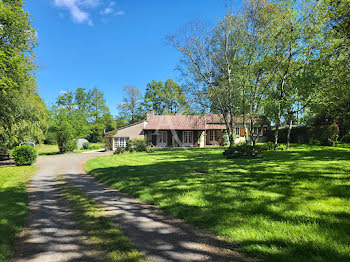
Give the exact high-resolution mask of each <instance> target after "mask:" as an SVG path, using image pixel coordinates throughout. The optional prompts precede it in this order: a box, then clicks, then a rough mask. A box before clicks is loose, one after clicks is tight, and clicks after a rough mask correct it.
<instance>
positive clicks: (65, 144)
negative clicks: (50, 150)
mask: <svg viewBox="0 0 350 262" xmlns="http://www.w3.org/2000/svg"><path fill="white" fill-rule="evenodd" d="M51 111H52V116H51V119H50V123H51V129H52V132H53V133H54V135H55V138H56V141H57V144H58V148H59V151H60V153H66V152H71V151H73V150H74V149H75V147H76V142H75V141H76V139H78V138H80V137H87V136H88V135H89V133H90V132H91V131H90V128H89V125H88V123H87V122H86V116H85V115H84V114H83V112H82V111H80V110H78V109H76V108H74V109H70V108H68V107H62V106H55V107H54V108H53V109H52V110H51Z"/></svg>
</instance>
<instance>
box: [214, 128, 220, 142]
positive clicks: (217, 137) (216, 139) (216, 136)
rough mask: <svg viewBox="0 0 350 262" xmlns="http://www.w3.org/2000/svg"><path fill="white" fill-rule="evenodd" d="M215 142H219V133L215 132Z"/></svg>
mask: <svg viewBox="0 0 350 262" xmlns="http://www.w3.org/2000/svg"><path fill="white" fill-rule="evenodd" d="M214 132H215V141H219V131H218V130H215V131H214Z"/></svg>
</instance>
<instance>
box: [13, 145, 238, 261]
mask: <svg viewBox="0 0 350 262" xmlns="http://www.w3.org/2000/svg"><path fill="white" fill-rule="evenodd" d="M107 154H109V153H105V152H104V153H100V152H93V153H88V154H65V155H57V156H41V157H39V158H38V161H37V163H36V166H37V167H38V168H39V169H38V171H37V172H36V173H35V175H34V176H33V179H32V180H31V183H30V187H29V201H30V202H29V215H28V221H27V229H26V230H24V231H23V232H22V234H21V235H20V237H19V239H18V241H17V244H16V247H15V257H14V261H16V262H19V261H21V262H22V261H26V262H27V261H31V262H37V261H47V262H50V261H98V260H99V256H98V254H96V253H94V252H93V251H92V250H93V248H92V247H91V246H89V243H87V241H86V240H85V239H86V236H85V235H84V233H82V232H81V231H80V230H79V229H78V228H76V226H75V224H74V221H73V219H72V217H71V214H70V212H69V209H68V208H67V207H66V205H65V203H64V201H63V200H62V198H61V196H60V191H59V189H58V187H57V182H56V180H57V176H59V175H63V177H64V178H65V179H67V180H68V181H70V182H71V183H73V184H75V185H77V186H79V187H80V188H81V189H83V190H84V191H85V192H87V193H88V194H89V195H90V196H91V197H92V198H94V199H95V200H96V201H97V202H99V203H100V204H102V206H103V207H104V209H105V214H106V216H108V217H110V218H111V219H112V220H113V221H114V222H115V223H116V225H117V226H118V227H120V228H121V229H122V230H123V231H124V233H125V235H126V236H128V237H129V239H130V240H131V241H132V242H133V243H134V245H135V246H136V247H137V248H138V249H139V250H140V251H141V252H143V253H144V254H145V256H146V258H147V259H148V260H149V261H242V259H240V258H239V256H238V255H237V253H236V252H235V251H234V249H235V247H233V246H232V245H231V244H228V243H227V242H225V241H221V240H220V239H218V238H216V237H214V236H212V235H210V234H206V233H204V232H201V231H199V230H196V229H195V228H193V227H191V226H189V225H188V224H186V223H184V222H183V221H182V220H179V219H176V218H174V217H172V216H169V215H165V214H163V213H161V212H160V211H159V210H158V209H157V208H156V207H154V206H151V205H147V204H145V203H143V202H140V201H139V200H138V199H136V198H132V197H129V196H128V195H126V194H123V193H120V192H119V191H118V190H115V189H112V188H108V187H106V186H104V185H101V184H99V183H97V182H95V181H94V180H93V178H91V177H90V176H89V175H86V174H85V172H84V170H83V164H84V163H85V162H86V161H87V160H89V159H91V158H94V157H98V156H103V155H107Z"/></svg>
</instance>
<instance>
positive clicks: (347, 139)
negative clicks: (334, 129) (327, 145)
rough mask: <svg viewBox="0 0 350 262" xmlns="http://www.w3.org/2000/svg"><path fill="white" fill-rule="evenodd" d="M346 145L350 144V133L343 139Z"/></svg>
mask: <svg viewBox="0 0 350 262" xmlns="http://www.w3.org/2000/svg"><path fill="white" fill-rule="evenodd" d="M341 141H342V142H344V143H350V132H348V133H347V134H346V135H345V136H343V138H342V139H341Z"/></svg>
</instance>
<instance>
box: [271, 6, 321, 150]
mask: <svg viewBox="0 0 350 262" xmlns="http://www.w3.org/2000/svg"><path fill="white" fill-rule="evenodd" d="M321 11H322V4H321V1H317V0H313V1H305V0H301V1H298V0H283V1H279V2H278V3H277V4H276V12H274V13H273V14H272V15H271V21H272V22H271V27H270V30H269V33H270V37H271V39H272V40H273V41H270V43H271V46H270V47H269V48H270V49H271V50H273V53H272V55H271V59H272V61H273V63H274V64H275V65H276V73H275V79H274V82H273V84H272V87H273V93H272V95H271V97H272V98H273V99H272V100H271V102H272V103H273V104H274V105H275V108H276V115H275V116H276V118H275V123H276V128H275V148H277V143H278V130H279V127H280V126H281V118H282V116H283V114H284V112H286V111H287V114H288V115H289V116H290V117H289V118H290V120H289V122H290V123H291V122H292V116H293V115H294V113H295V109H293V108H295V107H294V105H295V101H296V100H297V98H298V100H300V101H299V102H300V103H301V104H302V107H301V108H303V107H305V106H307V105H308V104H309V103H310V102H312V101H313V99H315V97H316V96H317V93H318V92H319V90H320V87H321V86H320V85H317V84H316V83H314V84H313V85H296V84H295V82H294V81H293V79H295V78H296V77H298V76H305V75H306V74H309V79H310V77H311V74H312V73H313V72H314V73H316V72H320V71H315V69H317V66H315V63H319V64H318V66H320V67H321V66H322V63H323V60H322V59H323V57H324V56H325V54H323V50H325V49H324V47H325V45H327V42H326V41H325V38H324V27H325V23H324V19H323V17H322V16H320V13H322V12H321ZM314 76H315V74H314ZM315 79H316V78H315ZM304 80H305V78H304ZM299 83H300V82H299ZM301 98H302V99H301Z"/></svg>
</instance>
